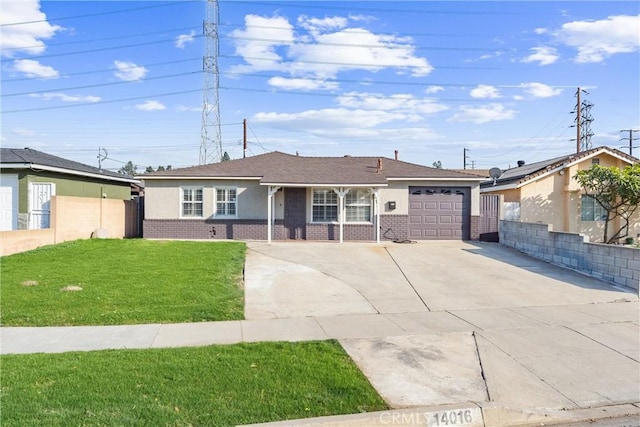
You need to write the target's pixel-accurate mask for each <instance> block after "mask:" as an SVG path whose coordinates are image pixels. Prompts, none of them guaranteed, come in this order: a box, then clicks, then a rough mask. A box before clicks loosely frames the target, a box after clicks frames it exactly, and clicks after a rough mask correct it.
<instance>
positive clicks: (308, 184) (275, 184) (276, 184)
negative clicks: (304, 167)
mask: <svg viewBox="0 0 640 427" xmlns="http://www.w3.org/2000/svg"><path fill="white" fill-rule="evenodd" d="M260 185H266V186H273V187H301V188H307V187H327V188H335V187H367V188H368V187H388V186H389V184H387V183H380V182H376V183H373V182H372V183H365V184H362V183H360V184H350V183H344V182H343V183H316V182H306V183H292V182H261V183H260Z"/></svg>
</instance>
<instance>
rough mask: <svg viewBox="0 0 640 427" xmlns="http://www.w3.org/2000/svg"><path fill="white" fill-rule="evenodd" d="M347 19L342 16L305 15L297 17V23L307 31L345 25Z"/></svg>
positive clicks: (337, 27)
mask: <svg viewBox="0 0 640 427" xmlns="http://www.w3.org/2000/svg"><path fill="white" fill-rule="evenodd" d="M347 23H348V20H347V18H345V17H342V16H332V17H325V18H310V17H308V16H306V15H300V16H299V17H298V24H299V25H300V26H301V27H302V28H304V29H306V30H309V31H318V30H333V29H339V28H344V27H346V26H347Z"/></svg>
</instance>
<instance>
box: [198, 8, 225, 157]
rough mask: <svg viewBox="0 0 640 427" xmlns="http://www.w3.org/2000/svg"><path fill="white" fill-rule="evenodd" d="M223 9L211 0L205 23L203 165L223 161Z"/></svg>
mask: <svg viewBox="0 0 640 427" xmlns="http://www.w3.org/2000/svg"><path fill="white" fill-rule="evenodd" d="M219 21H220V9H219V8H218V0H207V5H206V19H205V21H204V23H203V26H202V31H203V33H204V40H205V55H204V57H203V59H202V71H203V72H204V93H203V98H202V131H201V135H202V142H201V144H200V164H201V165H204V164H207V163H214V162H219V161H221V160H222V132H221V131H220V97H219V95H218V91H219V89H220V73H219V69H218V54H219V53H220V40H219V38H218V22H219Z"/></svg>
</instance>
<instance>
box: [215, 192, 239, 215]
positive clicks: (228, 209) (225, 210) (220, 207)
mask: <svg viewBox="0 0 640 427" xmlns="http://www.w3.org/2000/svg"><path fill="white" fill-rule="evenodd" d="M237 205H238V198H237V190H236V189H235V188H216V216H217V217H219V216H233V217H234V216H236V215H237V213H238V209H237V208H238V206H237Z"/></svg>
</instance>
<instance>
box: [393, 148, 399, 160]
mask: <svg viewBox="0 0 640 427" xmlns="http://www.w3.org/2000/svg"><path fill="white" fill-rule="evenodd" d="M393 153H394V154H395V156H396V160H398V150H395V151H394V152H393Z"/></svg>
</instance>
